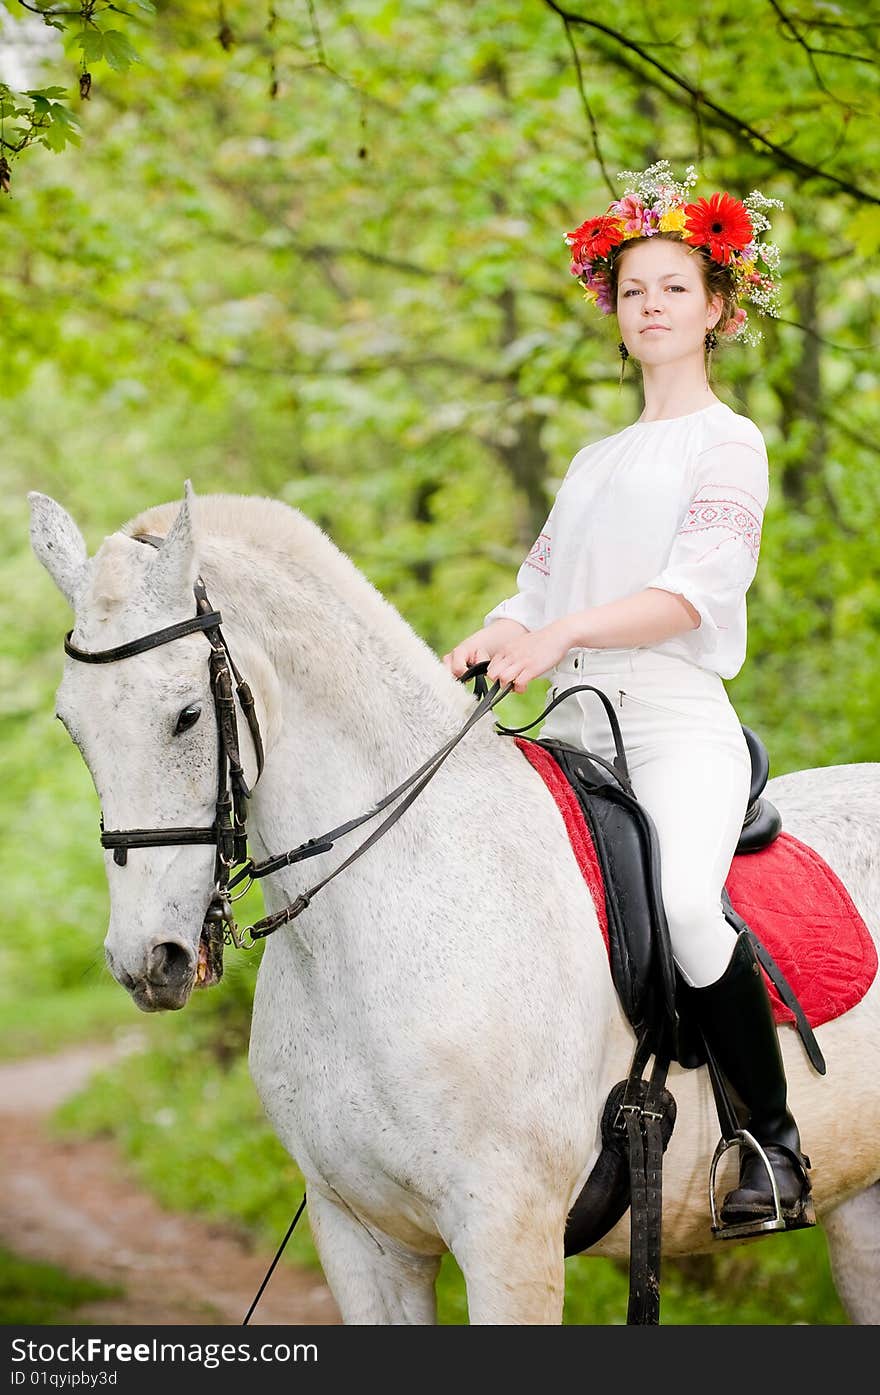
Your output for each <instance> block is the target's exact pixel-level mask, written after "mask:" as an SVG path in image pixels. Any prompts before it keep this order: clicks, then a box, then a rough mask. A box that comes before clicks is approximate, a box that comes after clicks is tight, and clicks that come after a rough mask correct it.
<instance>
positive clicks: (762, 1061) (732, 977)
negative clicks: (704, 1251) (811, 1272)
mask: <svg viewBox="0 0 880 1395" xmlns="http://www.w3.org/2000/svg"><path fill="white" fill-rule="evenodd" d="M687 999H688V1002H689V1003H690V1004H691V1005H692V1008H693V1011H694V1015H695V1017H696V1020H697V1023H698V1025H699V1027H700V1029H701V1030H702V1032H703V1035H704V1037H705V1039H706V1043H707V1045H708V1048H709V1050H710V1051H711V1053H712V1055H713V1057H714V1059H715V1062H716V1064H717V1065H718V1068H719V1069H720V1071H721V1073H722V1074H723V1076H724V1077H725V1080H726V1081H727V1082H728V1084H729V1085H730V1086H731V1087H732V1089H733V1091H734V1093H735V1096H736V1097H737V1101H736V1102H738V1104H739V1105H741V1113H740V1112H739V1110H738V1111H737V1112H738V1114H739V1118H740V1127H743V1128H745V1129H746V1130H747V1131H748V1132H749V1133H750V1134H752V1136H753V1137H754V1138H755V1139H756V1140H757V1141H758V1143H760V1144H761V1146H762V1148H763V1149H764V1151H765V1153H766V1154H767V1157H768V1159H769V1160H770V1165H771V1167H772V1168H773V1175H774V1177H775V1178H776V1185H777V1187H778V1188H779V1200H780V1206H781V1210H782V1215H783V1217H784V1219H785V1221H786V1225H787V1226H791V1227H794V1226H804V1225H813V1224H815V1218H814V1215H813V1207H812V1202H811V1200H810V1182H809V1178H808V1176H807V1168H808V1167H809V1166H810V1160H809V1158H807V1157H805V1156H804V1155H803V1154H802V1152H801V1140H800V1136H799V1134H798V1129H797V1124H796V1123H795V1121H794V1118H793V1117H792V1114H791V1112H790V1110H789V1109H788V1108H787V1105H786V1081H785V1069H784V1067H783V1064H782V1052H781V1051H780V1049H779V1038H778V1036H777V1033H776V1023H775V1022H774V1020H773V1009H772V1006H771V1004H770V998H769V995H768V993H767V986H766V984H765V982H764V976H763V974H762V972H761V969H760V966H759V964H758V961H757V959H756V958H755V951H754V949H753V948H752V946H751V944H750V942H749V939H748V937H747V936H746V935H744V934H741V935H739V936H738V938H737V943H736V946H735V948H734V951H733V954H732V955H731V958H730V963H729V964H728V966H727V968H726V969H725V971H724V973H723V974H722V975H721V978H719V979H718V980H717V982H715V983H710V984H708V985H707V987H705V988H688V990H687ZM740 1154H741V1157H740V1175H739V1186H738V1187H737V1188H736V1189H735V1190H734V1191H732V1192H729V1193H728V1195H727V1196H726V1197H725V1199H724V1203H723V1205H722V1207H721V1220H722V1222H723V1223H724V1225H741V1224H746V1223H748V1222H751V1221H761V1220H769V1219H771V1218H772V1217H773V1216H774V1215H775V1206H774V1203H773V1192H772V1189H771V1186H770V1179H769V1177H768V1175H767V1169H766V1167H765V1166H764V1163H763V1161H762V1160H761V1158H760V1157H759V1155H758V1154H757V1153H756V1152H754V1150H753V1149H751V1148H742V1149H741V1150H740Z"/></svg>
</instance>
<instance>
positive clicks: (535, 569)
mask: <svg viewBox="0 0 880 1395" xmlns="http://www.w3.org/2000/svg"><path fill="white" fill-rule="evenodd" d="M552 529H553V509H551V510H550V514H549V517H548V519H547V522H546V523H545V524H544V527H543V528H542V529H541V531H540V533H539V534H538V536H537V538H536V539H535V542H534V544H533V546H532V550H531V552H529V554H528V556H527V557H526V558H525V559H524V561H523V564H522V566H521V567H520V569H519V571H518V572H517V574H516V585H517V593H516V595H515V596H509V597H508V598H507V600H505V601H500V602H499V604H498V605H496V606H495V609H494V610H490V611H489V614H488V615H487V616H486V618H485V620H484V621H483V623H484V625H491V623H492V621H493V620H518V621H519V623H520V624H521V625H525V627H526V629H527V630H539V629H540V628H541V627H542V625H543V624H544V602H545V598H546V593H547V583H548V581H549V579H550V555H551V551H552V548H553V533H552Z"/></svg>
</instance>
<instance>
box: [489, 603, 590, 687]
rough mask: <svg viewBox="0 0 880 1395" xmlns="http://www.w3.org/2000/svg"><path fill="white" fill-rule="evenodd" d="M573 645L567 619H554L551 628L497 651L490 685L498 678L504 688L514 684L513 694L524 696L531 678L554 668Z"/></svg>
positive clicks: (506, 645) (525, 635) (522, 638)
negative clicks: (522, 694)
mask: <svg viewBox="0 0 880 1395" xmlns="http://www.w3.org/2000/svg"><path fill="white" fill-rule="evenodd" d="M574 643H575V641H574V639H573V638H572V634H571V631H570V629H569V627H568V625H567V624H566V622H565V620H554V622H553V624H552V625H545V626H544V628H543V629H541V630H532V631H531V633H526V634H524V635H523V636H522V637H521V638H518V639H514V640H510V641H508V643H507V644H505V645H504V646H503V648H500V649H498V650H497V651H496V653H495V656H494V658H493V659H492V662H491V663H490V664H489V668H488V669H487V671H486V678H487V679H488V680H489V682H490V683H491V682H494V680H495V679H496V678H497V679H498V682H499V683H500V684H501V686H502V687H505V686H506V685H507V684H508V683H512V684H513V690H514V692H516V693H524V692H525V690H526V688H527V686H528V684H529V683H531V681H532V679H533V678H540V676H541V674H542V673H548V672H549V670H550V669H551V668H555V667H556V665H557V664H558V663H559V662H560V660H561V659H563V658H564V657H565V655H566V654H567V653H568V651H569V649H571V648H572V647H573V645H574Z"/></svg>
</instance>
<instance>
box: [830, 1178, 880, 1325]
mask: <svg viewBox="0 0 880 1395" xmlns="http://www.w3.org/2000/svg"><path fill="white" fill-rule="evenodd" d="M822 1226H823V1229H824V1231H825V1235H826V1237H827V1240H828V1253H829V1255H830V1258H831V1273H832V1275H833V1277H834V1286H835V1288H836V1289H837V1293H838V1296H839V1298H840V1301H841V1303H842V1304H843V1306H844V1307H845V1308H846V1311H847V1313H848V1314H849V1318H850V1321H851V1322H854V1323H857V1324H858V1325H859V1326H875V1325H877V1324H880V1181H878V1182H875V1183H874V1185H873V1187H869V1188H868V1190H867V1191H865V1192H859V1194H858V1196H854V1197H851V1198H850V1200H849V1201H844V1202H843V1203H842V1205H840V1206H838V1207H837V1208H836V1209H835V1210H834V1211H832V1212H831V1214H830V1215H827V1216H823V1217H822Z"/></svg>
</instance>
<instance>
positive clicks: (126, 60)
mask: <svg viewBox="0 0 880 1395" xmlns="http://www.w3.org/2000/svg"><path fill="white" fill-rule="evenodd" d="M104 57H105V58H106V60H107V62H108V63H109V64H110V67H111V68H114V69H115V70H116V72H118V73H124V72H125V70H126V68H130V67H131V65H132V63H140V61H141V59H140V55H139V54H138V53H137V51H136V50H135V49H133V48H132V46H131V44H130V43H129V41H128V39H127V38H126V36H125V35H124V34H123V33H122V30H121V29H108V30H107V31H106V32H105V34H104Z"/></svg>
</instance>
